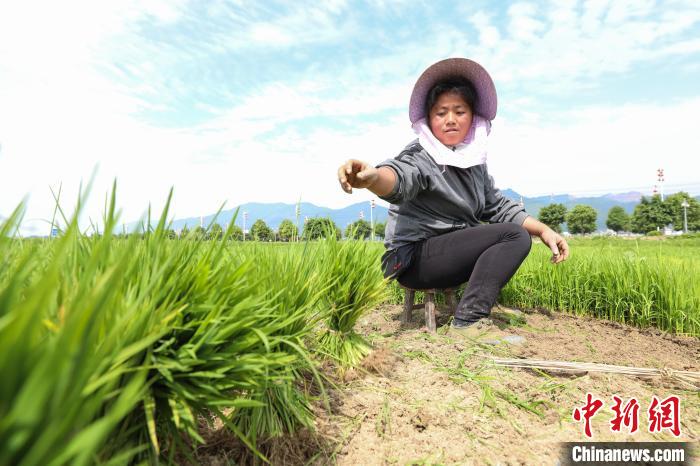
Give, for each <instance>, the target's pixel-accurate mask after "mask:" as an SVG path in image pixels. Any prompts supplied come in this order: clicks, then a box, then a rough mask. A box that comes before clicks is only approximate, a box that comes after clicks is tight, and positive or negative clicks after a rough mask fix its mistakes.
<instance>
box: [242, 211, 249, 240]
mask: <svg viewBox="0 0 700 466" xmlns="http://www.w3.org/2000/svg"><path fill="white" fill-rule="evenodd" d="M246 220H248V212H243V241H245V223H246Z"/></svg>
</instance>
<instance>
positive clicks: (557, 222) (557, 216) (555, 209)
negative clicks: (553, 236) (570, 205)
mask: <svg viewBox="0 0 700 466" xmlns="http://www.w3.org/2000/svg"><path fill="white" fill-rule="evenodd" d="M538 218H539V219H540V222H542V223H544V224H545V225H547V226H548V227H549V228H551V229H552V230H554V231H556V232H557V233H561V224H562V223H564V222H565V221H566V206H565V205H564V204H549V205H548V206H544V207H542V209H540V213H539V215H538Z"/></svg>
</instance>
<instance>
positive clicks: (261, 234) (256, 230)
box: [250, 218, 275, 241]
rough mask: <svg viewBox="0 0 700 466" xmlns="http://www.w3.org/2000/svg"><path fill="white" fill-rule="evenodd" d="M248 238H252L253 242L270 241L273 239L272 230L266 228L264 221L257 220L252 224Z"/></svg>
mask: <svg viewBox="0 0 700 466" xmlns="http://www.w3.org/2000/svg"><path fill="white" fill-rule="evenodd" d="M250 236H252V237H253V239H254V240H255V241H272V240H273V239H275V234H274V233H273V232H272V229H271V228H270V227H268V226H267V223H265V220H263V219H261V218H259V219H257V220H256V221H255V223H253V226H252V227H251V228H250Z"/></svg>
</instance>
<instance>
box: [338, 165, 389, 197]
mask: <svg viewBox="0 0 700 466" xmlns="http://www.w3.org/2000/svg"><path fill="white" fill-rule="evenodd" d="M377 178H379V172H378V170H377V169H376V168H374V167H373V166H372V165H369V164H367V163H365V162H363V161H361V160H355V159H350V160H348V161H347V162H345V163H344V164H343V165H341V166H340V168H338V182H339V183H340V187H341V188H343V191H345V192H346V193H348V194H350V193H352V188H369V187H370V186H372V185H373V184H374V183H375V182H376V181H377Z"/></svg>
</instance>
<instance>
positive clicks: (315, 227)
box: [302, 217, 340, 240]
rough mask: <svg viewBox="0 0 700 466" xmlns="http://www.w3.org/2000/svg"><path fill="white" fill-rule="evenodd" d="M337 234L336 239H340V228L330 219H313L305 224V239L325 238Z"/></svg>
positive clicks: (303, 233)
mask: <svg viewBox="0 0 700 466" xmlns="http://www.w3.org/2000/svg"><path fill="white" fill-rule="evenodd" d="M331 232H335V237H336V238H338V239H340V228H338V225H336V224H335V222H334V221H333V220H331V219H330V218H327V217H326V218H320V217H313V218H310V219H308V220H307V221H306V222H304V231H303V232H302V236H303V238H304V239H306V240H309V239H319V238H324V237H325V236H326V234H328V233H331Z"/></svg>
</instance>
